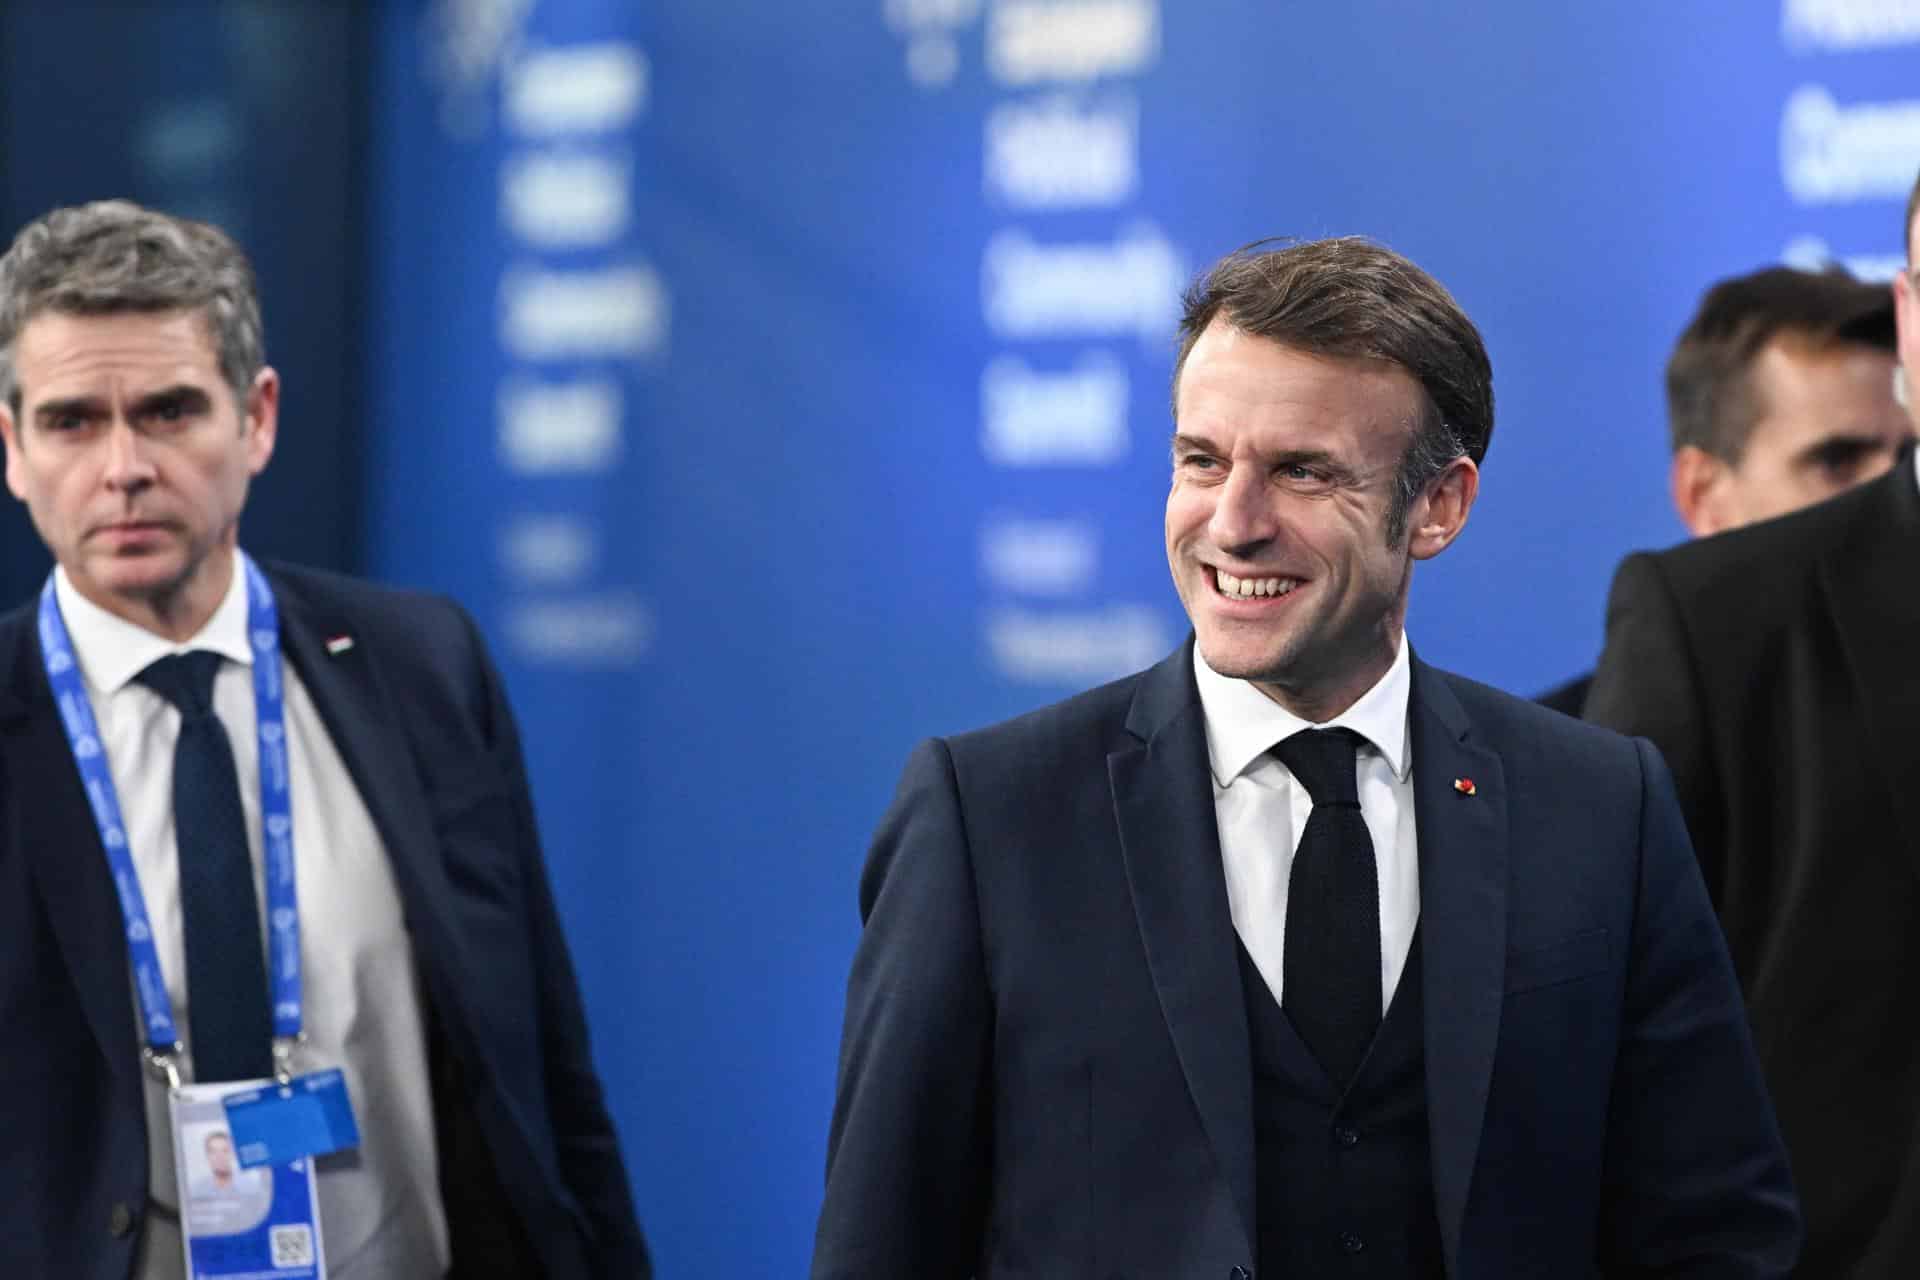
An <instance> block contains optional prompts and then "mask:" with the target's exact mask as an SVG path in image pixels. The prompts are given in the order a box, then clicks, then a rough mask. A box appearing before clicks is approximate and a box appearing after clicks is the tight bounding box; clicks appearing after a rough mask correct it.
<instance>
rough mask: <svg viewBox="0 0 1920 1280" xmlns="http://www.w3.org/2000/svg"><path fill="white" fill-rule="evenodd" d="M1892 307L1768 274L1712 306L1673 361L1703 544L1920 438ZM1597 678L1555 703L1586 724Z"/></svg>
mask: <svg viewBox="0 0 1920 1280" xmlns="http://www.w3.org/2000/svg"><path fill="white" fill-rule="evenodd" d="M1895 361H1896V357H1895V351H1894V317H1893V299H1892V298H1891V297H1890V296H1889V295H1888V293H1887V290H1886V289H1885V288H1883V287H1881V286H1879V285H1872V284H1867V283H1864V282H1863V281H1859V280H1855V279H1854V278H1853V277H1852V276H1850V275H1848V274H1847V273H1846V271H1845V270H1843V269H1842V268H1839V267H1833V268H1831V269H1829V270H1826V271H1820V272H1811V271H1797V270H1794V269H1793V268H1791V267H1768V268H1766V269H1765V270H1762V271H1755V272H1753V273H1751V274H1749V275H1744V276H1734V277H1732V278H1731V279H1727V280H1722V281H1720V282H1719V283H1718V284H1716V285H1714V286H1713V288H1711V289H1709V290H1708V291H1707V293H1706V296H1705V297H1703V298H1702V299H1701V300H1700V309H1699V310H1698V311H1697V312H1695V313H1694V316H1693V319H1692V320H1691V321H1689V322H1688V324H1687V327H1686V329H1685V331H1684V332H1682V333H1681V335H1680V341H1679V342H1678V343H1677V344H1676V345H1675V346H1674V349H1673V355H1672V356H1671V357H1669V358H1668V360H1667V428H1668V432H1669V434H1670V436H1671V438H1672V445H1673V463H1672V467H1671V472H1670V480H1669V485H1670V489H1671V492H1672V494H1673V506H1674V509H1675V510H1676V511H1678V512H1679V513H1680V519H1681V522H1682V523H1684V524H1685V525H1686V526H1687V531H1688V532H1689V533H1691V534H1693V536H1694V537H1696V538H1703V537H1706V536H1707V535H1709V534H1715V533H1721V532H1724V531H1725V530H1728V529H1734V528H1738V527H1739V526H1741V525H1743V524H1750V523H1752V522H1753V521H1755V520H1766V519H1769V518H1771V517H1773V516H1778V515H1784V514H1786V513H1787V512H1789V511H1797V510H1799V509H1800V508H1801V507H1805V506H1811V505H1812V504H1814V503H1816V502H1824V501H1826V500H1827V499H1828V498H1831V497H1833V496H1834V495H1835V494H1838V493H1842V492H1844V491H1846V490H1847V489H1851V488H1852V487H1853V486H1855V485H1857V484H1864V483H1865V482H1867V481H1869V480H1873V479H1875V478H1877V477H1879V476H1882V475H1885V474H1886V471H1887V468H1889V467H1891V466H1892V465H1893V459H1894V457H1895V455H1897V454H1898V453H1899V452H1900V450H1901V448H1902V447H1903V446H1904V445H1905V444H1906V443H1907V442H1908V441H1910V440H1911V439H1913V425H1912V423H1911V422H1909V421H1908V419H1907V415H1906V411H1905V410H1903V409H1902V408H1901V407H1900V406H1899V405H1898V404H1896V403H1895V402H1894V398H1893V385H1892V375H1893V370H1894V367H1895ZM1592 684H1593V676H1592V673H1591V672H1589V673H1588V674H1586V675H1584V676H1581V677H1579V678H1578V679H1576V680H1572V681H1569V682H1568V683H1566V684H1564V685H1561V686H1560V687H1558V688H1556V689H1553V690H1551V691H1549V692H1547V693H1545V694H1542V695H1541V697H1540V701H1541V702H1542V703H1544V704H1546V705H1547V706H1550V707H1552V708H1553V709H1554V710H1556V711H1564V712H1566V713H1567V714H1568V715H1579V714H1580V711H1581V707H1582V705H1583V704H1584V703H1585V702H1586V698H1587V692H1588V690H1589V688H1590V687H1591V686H1592Z"/></svg>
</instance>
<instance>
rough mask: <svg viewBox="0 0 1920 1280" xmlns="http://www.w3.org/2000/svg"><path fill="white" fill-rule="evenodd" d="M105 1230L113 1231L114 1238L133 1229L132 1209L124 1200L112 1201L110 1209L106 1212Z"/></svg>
mask: <svg viewBox="0 0 1920 1280" xmlns="http://www.w3.org/2000/svg"><path fill="white" fill-rule="evenodd" d="M107 1230H108V1231H111V1232H112V1233H113V1235H114V1238H115V1239H119V1238H120V1237H122V1236H125V1235H126V1234H127V1233H128V1232H129V1231H131V1230H133V1210H132V1209H129V1208H128V1207H127V1202H126V1201H124V1200H118V1201H115V1202H114V1206H113V1209H112V1211H111V1212H109V1213H108V1214H107Z"/></svg>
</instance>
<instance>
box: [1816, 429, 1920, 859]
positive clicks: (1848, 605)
mask: <svg viewBox="0 0 1920 1280" xmlns="http://www.w3.org/2000/svg"><path fill="white" fill-rule="evenodd" d="M1861 496H1862V499H1863V505H1862V508H1861V511H1860V517H1859V518H1858V519H1856V520H1855V521H1854V522H1853V527H1852V530H1851V533H1850V536H1848V537H1846V538H1843V539H1841V540H1840V541H1839V542H1838V543H1837V544H1836V545H1835V546H1834V548H1833V549H1832V550H1831V551H1830V552H1829V553H1828V554H1827V556H1826V558H1825V559H1824V560H1822V562H1821V565H1820V581H1821V586H1822V589H1823V590H1824V591H1825V592H1826V595H1827V601H1828V604H1829V606H1830V608H1831V610H1832V613H1833V617H1834V623H1835V626H1836V628H1837V629H1838V631H1839V633H1840V644H1841V647H1842V649H1843V650H1844V651H1845V653H1846V655H1847V663H1848V666H1849V668H1850V672H1849V674H1850V675H1851V677H1852V679H1853V684H1854V696H1855V697H1856V698H1857V699H1858V701H1859V705H1860V707H1861V708H1862V709H1863V713H1864V716H1865V719H1866V730H1867V734H1868V736H1869V739H1870V741H1869V743H1867V744H1865V746H1866V748H1867V749H1864V750H1862V752H1861V753H1860V754H1861V756H1862V757H1863V758H1865V759H1867V760H1871V761H1879V762H1881V764H1882V765H1883V766H1884V771H1883V773H1882V778H1883V780H1884V781H1885V783H1886V785H1887V790H1888V792H1889V794H1890V795H1891V796H1892V798H1893V804H1894V807H1895V809H1896V811H1897V812H1898V814H1899V820H1900V827H1901V831H1902V832H1903V833H1904V836H1905V838H1904V839H1903V840H1900V841H1898V842H1897V844H1898V846H1899V847H1902V848H1913V847H1914V846H1915V843H1916V841H1920V790H1916V788H1915V785H1914V784H1915V783H1916V782H1917V781H1920V734H1916V733H1915V731H1914V727H1915V726H1916V725H1920V670H1916V654H1917V652H1920V651H1917V650H1916V646H1915V637H1920V488H1916V486H1915V484H1914V473H1913V454H1912V452H1911V451H1908V452H1906V453H1903V454H1902V455H1901V456H1900V460H1899V461H1898V462H1897V463H1895V464H1894V468H1893V471H1892V472H1891V473H1889V474H1888V475H1887V476H1886V477H1885V478H1884V479H1882V480H1881V481H1879V482H1878V484H1877V485H1875V486H1874V492H1873V493H1872V494H1871V495H1869V494H1865V493H1863V494H1862V495H1861Z"/></svg>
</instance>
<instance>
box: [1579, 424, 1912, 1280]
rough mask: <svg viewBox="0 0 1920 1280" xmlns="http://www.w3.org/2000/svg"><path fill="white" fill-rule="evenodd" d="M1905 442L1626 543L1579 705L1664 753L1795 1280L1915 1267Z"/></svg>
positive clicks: (1858, 1277) (1897, 1275) (1885, 1278)
mask: <svg viewBox="0 0 1920 1280" xmlns="http://www.w3.org/2000/svg"><path fill="white" fill-rule="evenodd" d="M1913 465H1914V464H1913V449H1912V447H1911V446H1909V447H1908V449H1907V450H1906V451H1905V452H1903V453H1902V454H1901V455H1900V459H1899V461H1898V462H1896V463H1895V464H1894V466H1893V469H1892V470H1891V471H1889V472H1888V473H1887V474H1886V475H1884V476H1882V477H1881V478H1880V479H1878V480H1876V481H1873V482H1872V483H1870V484H1865V485H1861V486H1860V487H1858V488H1856V489H1851V490H1849V491H1847V492H1846V493H1843V494H1841V495H1839V496H1838V497H1835V498H1831V499H1829V500H1828V501H1826V502H1823V503H1820V504H1818V505H1816V506H1812V507H1806V508H1803V509H1802V510H1800V511H1796V512H1793V513H1791V514H1789V515H1785V516H1781V517H1779V518H1778V519H1774V520H1767V521H1763V522H1761V523H1759V524H1751V525H1746V526H1743V527H1742V528H1739V529H1734V530H1731V531H1729V532H1727V533H1722V534H1718V535H1716V536H1714V537H1711V538H1699V539H1695V540H1694V541H1692V542H1688V543H1684V544H1682V545H1680V546H1677V547H1674V548H1672V549H1671V550H1668V551H1663V552H1660V553H1658V554H1652V555H1648V554H1640V555H1634V556H1629V557H1628V558H1627V559H1626V560H1625V561H1624V562H1623V563H1622V564H1621V566H1620V570H1619V573H1618V574H1617V575H1616V576H1615V578H1614V583H1613V593H1612V596H1611V598H1610V600H1609V602H1608V607H1607V647H1606V652H1605V654H1603V655H1602V657H1601V659H1600V668H1599V672H1598V674H1597V675H1596V676H1595V678H1594V685H1593V694H1592V697H1591V698H1590V699H1589V700H1588V703H1587V708H1586V715H1587V717H1588V718H1589V719H1592V720H1595V721H1598V722H1599V723H1601V724H1605V725H1608V726H1610V727H1612V728H1616V729H1619V730H1622V731H1623V732H1627V733H1637V734H1645V735H1646V736H1647V737H1649V738H1651V739H1652V740H1653V741H1654V742H1655V743H1657V744H1658V745H1659V747H1660V750H1661V752H1662V753H1663V754H1664V755H1665V757H1666V759H1667V760H1669V761H1671V762H1672V765H1673V772H1674V777H1675V780H1676V783H1677V786H1678V791H1679V794H1680V803H1681V807H1682V809H1683V810H1684V811H1685V813H1686V815H1687V825H1688V829H1689V830H1690V831H1691V832H1692V833H1693V840H1694V846H1695V849H1696V851H1697V852H1698V853H1699V856H1700V863H1701V867H1702V869H1703V870H1704V873H1705V877H1706V882H1707V888H1708V891H1709V893H1710V894H1711V896H1712V897H1713V900H1714V903H1715V905H1716V906H1717V907H1718V908H1719V911H1720V921H1721V924H1722V926H1723V927H1724V928H1725V929H1726V933H1727V940H1728V943H1729V945H1730V949H1731V950H1732V952H1733V958H1734V967H1735V968H1736V970H1737V971H1738V972H1739V974H1740V977H1741V979H1742V982H1743V983H1744V985H1745V990H1746V996H1747V1008H1748V1011H1749V1013H1750V1015H1751V1018H1752V1022H1753V1031H1754V1040H1755V1043H1756V1044H1757V1046H1758V1047H1759V1051H1760V1059H1761V1062H1762V1064H1763V1065H1764V1066H1765V1068H1766V1070H1767V1073H1768V1079H1769V1080H1770V1082H1771V1083H1772V1086H1773V1095H1774V1098H1775V1100H1776V1101H1777V1103H1778V1105H1779V1114H1780V1124H1781V1128H1782V1129H1783V1131H1784V1132H1785V1134H1786V1138H1787V1149H1788V1151H1789V1152H1791V1153H1792V1157H1793V1164H1794V1169H1795V1170H1796V1171H1797V1173H1798V1174H1799V1180H1800V1186H1801V1188H1802V1191H1803V1196H1804V1200H1805V1210H1806V1219H1807V1249H1806V1256H1805V1259H1804V1260H1803V1263H1802V1270H1803V1271H1804V1273H1805V1274H1806V1275H1807V1276H1808V1277H1810V1280H1826V1277H1829V1276H1846V1277H1848V1280H1912V1277H1914V1276H1920V1035H1916V1034H1915V1028H1916V1026H1917V1025H1920V856H1916V855H1920V590H1917V589H1916V588H1917V587H1920V488H1917V487H1916V486H1915V483H1914V470H1913Z"/></svg>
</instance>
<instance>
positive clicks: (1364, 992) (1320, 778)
mask: <svg viewBox="0 0 1920 1280" xmlns="http://www.w3.org/2000/svg"><path fill="white" fill-rule="evenodd" d="M1359 742H1360V738H1359V736H1358V735H1357V734H1355V733H1354V732H1353V731H1352V730H1351V729H1308V730H1306V731H1305V732H1302V733H1296V734H1294V735H1293V736H1292V737H1290V738H1288V739H1287V740H1286V741H1284V742H1282V743H1281V744H1280V745H1279V746H1277V747H1275V748H1274V752H1275V754H1277V755H1278V756H1279V757H1280V762H1281V763H1282V764H1284V765H1286V766H1287V769H1288V770H1289V771H1290V772H1291V773H1292V774H1293V778H1294V781H1296V782H1298V783H1299V784H1300V785H1301V786H1303V787H1305V788H1306V789H1307V794H1308V795H1310V796H1312V797H1313V812H1312V813H1310V814H1308V815H1307V827H1306V830H1305V831H1303V832H1301V834H1300V844H1299V847H1298V848H1296V849H1295V850H1294V854H1293V871H1292V872H1291V874H1289V876H1288V877H1287V941H1286V956H1285V959H1284V961H1283V964H1284V969H1283V971H1282V974H1281V979H1280V1003H1281V1007H1283V1008H1284V1009H1285V1010H1286V1011H1287V1016H1288V1017H1289V1018H1291V1019H1293V1026H1294V1030H1296V1031H1298V1032H1299V1033H1300V1038H1301V1039H1303V1040H1305V1041H1306V1042H1307V1047H1308V1048H1310V1049H1312V1050H1313V1056H1314V1057H1316V1058H1318V1059H1319V1060H1320V1065H1321V1066H1323V1067H1325V1068H1326V1069H1327V1074H1328V1075H1330V1076H1332V1077H1333V1080H1334V1082H1335V1083H1336V1084H1338V1085H1340V1086H1341V1087H1343V1088H1344V1087H1345V1086H1346V1084H1347V1083H1348V1082H1349V1081H1350V1080H1352V1079H1353V1076H1354V1073H1355V1072H1356V1071H1358V1070H1359V1069H1360V1061H1361V1059H1363V1058H1364V1057H1366V1053H1367V1046H1368V1045H1370V1044H1372V1043H1373V1035H1374V1032H1375V1031H1376V1030H1378V1028H1379V1026H1380V869H1379V867H1378V866H1376V865H1375V863H1374V857H1373V838H1372V837H1371V836H1370V835H1368V834H1367V823H1366V819H1365V818H1364V817H1363V816H1362V815H1361V813H1360V792H1359V788H1358V786H1357V785H1356V783H1355V780H1354V762H1355V759H1356V748H1357V747H1358V745H1359Z"/></svg>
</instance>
